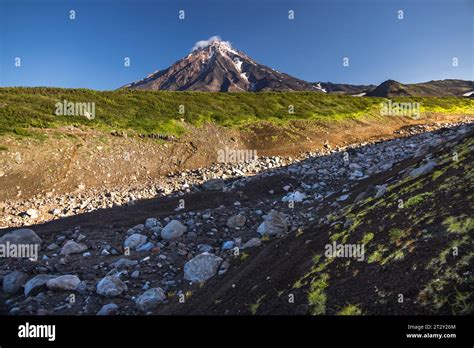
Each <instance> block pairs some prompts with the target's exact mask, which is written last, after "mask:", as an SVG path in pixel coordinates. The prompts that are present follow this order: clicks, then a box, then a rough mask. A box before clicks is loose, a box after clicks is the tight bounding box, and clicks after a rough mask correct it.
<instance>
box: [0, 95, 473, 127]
mask: <svg viewBox="0 0 474 348" xmlns="http://www.w3.org/2000/svg"><path fill="white" fill-rule="evenodd" d="M63 100H67V101H70V102H94V103H95V104H96V105H95V106H96V111H95V113H96V117H95V119H93V120H88V119H87V118H86V117H83V116H56V115H55V114H54V113H55V104H56V103H57V102H62V101H63ZM399 100H404V101H418V102H420V103H421V110H422V112H437V113H456V114H474V100H472V99H468V98H464V99H460V98H410V99H407V98H405V99H403V98H400V99H399ZM383 101H384V99H382V98H367V97H364V98H357V97H351V96H341V95H325V94H322V93H314V92H291V93H271V92H268V93H206V92H168V91H158V92H157V91H127V90H119V91H108V92H99V91H93V90H86V89H61V88H45V87H37V88H0V135H1V134H8V133H10V134H11V133H14V134H19V135H31V131H32V129H34V128H54V127H58V126H62V125H70V124H73V125H86V126H90V127H93V128H95V129H101V130H104V131H110V130H127V131H134V132H138V133H145V134H149V133H162V134H174V135H179V134H181V133H182V132H183V131H184V129H183V125H182V123H181V122H180V119H184V120H185V121H186V122H187V123H189V124H192V125H195V126H200V125H202V124H204V123H206V122H214V123H216V124H218V125H222V126H245V125H248V124H249V123H255V122H259V121H271V122H274V123H278V124H284V123H287V122H288V121H291V120H298V119H306V120H316V121H320V122H326V121H327V122H329V121H334V120H344V119H358V118H362V117H381V116H380V103H381V102H383ZM180 105H183V106H184V110H185V112H184V114H180V113H179V110H180ZM290 105H292V106H293V109H294V113H292V114H291V113H289V112H288V110H289V107H290Z"/></svg>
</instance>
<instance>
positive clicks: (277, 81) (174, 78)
mask: <svg viewBox="0 0 474 348" xmlns="http://www.w3.org/2000/svg"><path fill="white" fill-rule="evenodd" d="M123 88H130V89H145V90H170V91H206V92H242V91H251V92H259V91H303V90H313V91H319V90H320V88H318V87H317V86H314V85H313V84H311V83H309V82H306V81H303V80H300V79H297V78H295V77H292V76H290V75H287V74H284V73H281V72H279V71H276V70H274V69H271V68H269V67H267V66H264V65H261V64H259V63H257V62H255V61H254V60H253V59H252V58H250V57H249V56H247V55H246V54H245V53H243V52H241V51H237V50H235V49H233V48H232V47H231V46H230V45H229V44H228V43H226V42H223V41H214V42H212V43H211V44H210V45H208V46H206V47H202V48H199V49H197V50H195V51H193V52H192V53H190V54H189V55H188V56H186V57H185V58H183V59H181V60H179V61H177V62H176V63H174V64H173V65H171V66H170V67H169V68H167V69H165V70H161V71H156V72H155V73H152V74H150V75H149V76H147V77H146V78H145V79H143V80H140V81H137V82H133V83H131V84H128V85H125V86H124V87H123Z"/></svg>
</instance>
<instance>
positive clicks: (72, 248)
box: [60, 240, 87, 255]
mask: <svg viewBox="0 0 474 348" xmlns="http://www.w3.org/2000/svg"><path fill="white" fill-rule="evenodd" d="M86 250H87V245H85V244H79V243H76V242H75V241H73V240H68V241H67V242H66V243H65V244H64V245H63V247H62V249H61V252H60V254H61V255H71V254H80V253H82V252H83V251H86Z"/></svg>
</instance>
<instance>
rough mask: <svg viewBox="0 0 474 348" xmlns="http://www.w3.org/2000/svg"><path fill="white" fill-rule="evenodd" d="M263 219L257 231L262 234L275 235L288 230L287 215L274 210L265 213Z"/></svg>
mask: <svg viewBox="0 0 474 348" xmlns="http://www.w3.org/2000/svg"><path fill="white" fill-rule="evenodd" d="M263 219H264V220H265V221H263V222H262V223H261V224H260V226H258V229H257V233H259V234H260V235H262V236H264V235H268V236H274V235H278V234H282V233H285V232H287V231H288V222H287V221H286V215H285V214H283V213H279V212H277V211H275V210H272V211H271V212H270V213H269V214H268V215H264V216H263Z"/></svg>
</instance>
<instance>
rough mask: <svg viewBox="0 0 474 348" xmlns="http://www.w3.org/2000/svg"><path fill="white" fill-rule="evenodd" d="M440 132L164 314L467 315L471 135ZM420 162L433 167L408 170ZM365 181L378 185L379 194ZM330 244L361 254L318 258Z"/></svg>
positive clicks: (473, 225)
mask: <svg viewBox="0 0 474 348" xmlns="http://www.w3.org/2000/svg"><path fill="white" fill-rule="evenodd" d="M444 134H446V135H447V137H448V139H449V140H447V141H446V142H445V143H444V144H442V145H438V146H437V147H436V148H434V149H431V150H430V151H427V148H426V147H425V148H424V149H422V151H420V152H418V153H417V154H418V156H417V157H415V158H413V159H408V160H405V161H404V162H402V163H400V164H399V165H397V166H396V167H395V168H394V169H392V170H390V171H388V172H383V173H381V174H379V175H377V176H375V177H372V178H370V179H369V180H366V181H364V182H362V183H361V184H360V185H358V186H357V187H356V188H354V189H353V190H351V192H350V197H357V198H356V199H355V200H354V199H352V200H348V203H347V204H345V205H344V206H343V207H342V208H341V209H339V210H337V209H326V210H325V211H321V212H319V214H318V215H319V216H320V218H321V219H320V221H319V222H318V223H313V224H310V225H308V226H307V227H305V228H304V229H302V230H301V231H300V232H297V233H296V234H291V235H287V236H285V237H282V238H278V239H276V240H274V241H272V242H271V243H269V244H268V245H266V246H265V247H263V248H260V250H258V251H257V250H252V253H251V255H250V256H249V257H248V258H246V259H245V261H243V262H242V264H241V265H240V266H239V267H231V271H230V272H229V273H228V274H227V275H226V276H225V278H224V279H214V280H212V281H211V282H210V283H209V284H207V285H206V287H204V288H202V289H198V290H197V291H196V292H193V295H192V296H191V298H190V300H189V302H188V303H187V304H186V306H180V305H179V304H177V303H174V304H172V305H171V306H170V307H169V308H167V309H166V310H165V311H164V313H167V314H171V313H173V314H219V315H222V314H239V315H240V314H242V315H249V314H257V315H273V314H279V315H285V314H313V315H321V314H328V315H337V314H338V315H364V314H408V315H412V314H457V315H463V314H472V313H473V312H474V308H473V306H472V303H473V294H472V292H471V291H470V284H471V282H472V270H470V267H472V259H473V256H474V249H473V245H472V243H471V241H472V238H473V237H474V236H473V233H474V221H473V219H472V217H470V213H469V212H470V211H472V210H473V208H474V206H473V203H472V202H474V200H473V198H474V197H473V190H472V181H473V175H472V173H473V172H474V171H473V168H472V163H473V155H472V148H473V145H474V139H473V136H474V134H473V132H472V128H471V132H470V134H469V135H467V136H466V134H461V135H458V136H456V135H454V136H453V135H452V134H449V132H448V133H444ZM454 152H456V153H457V154H458V156H459V159H458V160H457V161H456V160H453V157H452V154H453V153H454ZM427 163H434V164H435V167H434V168H432V169H430V170H429V169H426V170H425V172H424V173H423V171H422V170H420V171H419V172H420V173H421V175H419V176H415V174H412V173H414V172H413V170H414V169H416V168H422V167H423V166H425V165H426V164H427ZM425 168H426V167H425ZM410 174H412V175H410ZM374 185H386V187H385V188H384V191H385V192H384V194H383V195H382V196H380V197H376V196H377V195H378V194H376V191H377V190H376V189H375V188H374ZM400 200H401V202H403V205H402V206H400ZM333 242H336V243H346V244H355V243H359V244H361V243H362V244H364V245H365V253H366V255H365V259H364V260H363V261H358V260H356V259H354V258H341V257H337V258H331V257H326V256H325V246H326V245H328V244H331V243H333ZM455 250H456V251H455ZM470 265H471V266H470ZM399 294H402V295H403V302H402V303H400V302H399ZM290 299H294V302H291V301H290ZM161 313H163V311H161Z"/></svg>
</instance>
